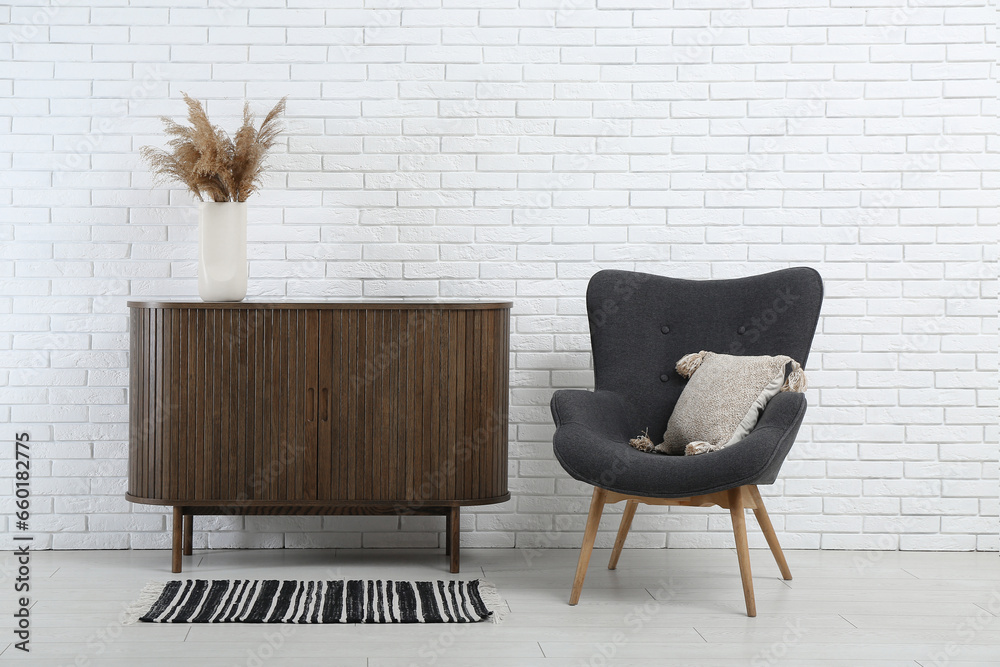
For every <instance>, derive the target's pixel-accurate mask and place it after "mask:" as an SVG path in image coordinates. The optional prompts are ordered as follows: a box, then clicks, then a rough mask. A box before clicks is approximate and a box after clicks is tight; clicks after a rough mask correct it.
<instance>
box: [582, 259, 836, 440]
mask: <svg viewBox="0 0 1000 667" xmlns="http://www.w3.org/2000/svg"><path fill="white" fill-rule="evenodd" d="M822 302H823V281H822V279H821V278H820V275H819V273H817V272H816V271H815V270H813V269H810V268H806V267H798V268H792V269H782V270H780V271H774V272H772V273H765V274H763V275H759V276H750V277H747V278H735V279H730V280H684V279H680V278H667V277H664V276H656V275H651V274H648V273H635V272H632V271H614V270H605V271H599V272H597V273H596V274H594V276H593V277H592V278H591V279H590V284H589V286H588V287H587V313H588V316H589V318H590V340H591V347H592V349H593V353H594V380H595V383H596V389H598V390H602V389H603V390H610V391H613V392H615V393H617V394H619V395H620V396H622V397H623V398H624V399H625V403H626V405H628V406H629V408H630V410H632V412H633V416H634V417H636V418H637V419H638V423H641V424H643V425H648V426H649V435H650V437H651V438H653V441H654V442H659V438H660V437H661V436H662V435H663V432H664V430H666V427H667V420H668V419H669V417H670V413H671V411H673V408H674V405H675V404H676V402H677V398H678V397H679V396H680V394H681V391H682V390H683V389H684V384H685V382H686V380H685V379H684V378H682V377H681V376H680V375H678V374H677V371H676V370H675V369H674V366H675V364H676V363H677V360H678V359H680V358H681V357H682V356H684V355H685V354H689V353H691V352H699V351H701V350H708V351H709V352H719V353H723V354H735V355H764V354H766V355H778V354H785V355H788V356H789V357H791V358H792V359H795V360H796V361H798V362H799V363H800V364H802V366H803V367H805V365H806V361H807V360H808V357H809V348H810V346H811V345H812V339H813V335H814V334H815V332H816V324H817V322H818V321H819V311H820V306H821V304H822Z"/></svg>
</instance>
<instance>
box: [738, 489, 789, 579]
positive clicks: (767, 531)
mask: <svg viewBox="0 0 1000 667" xmlns="http://www.w3.org/2000/svg"><path fill="white" fill-rule="evenodd" d="M747 488H749V489H750V497H751V498H753V502H754V504H755V505H757V509H755V510H754V511H753V513H754V516H756V517H757V523H759V524H760V529H761V531H762V532H763V533H764V539H766V540H767V546H769V547H770V548H771V554H773V555H774V560H775V562H777V563H778V569H779V570H781V577H782V579H785V580H788V581H790V580H791V578H792V571H791V570H789V569H788V563H787V562H786V561H785V554H784V553H783V552H782V551H781V545H780V544H779V543H778V536H777V535H775V534H774V526H772V525H771V517H769V516H768V515H767V510H766V509H764V501H763V500H761V497H760V491H758V490H757V486H756V485H752V486H749V487H747Z"/></svg>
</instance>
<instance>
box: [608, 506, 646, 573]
mask: <svg viewBox="0 0 1000 667" xmlns="http://www.w3.org/2000/svg"><path fill="white" fill-rule="evenodd" d="M638 506H639V501H638V500H629V501H627V502H626V503H625V512H624V514H622V522H621V525H620V526H618V537H617V538H616V539H615V548H614V549H612V551H611V560H610V561H608V569H609V570H613V569H615V568H616V567H618V557H619V556H621V555H622V547H623V546H625V538H626V537H628V530H629V528H631V527H632V517H634V516H635V510H636V508H637V507H638Z"/></svg>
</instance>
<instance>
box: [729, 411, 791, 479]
mask: <svg viewBox="0 0 1000 667" xmlns="http://www.w3.org/2000/svg"><path fill="white" fill-rule="evenodd" d="M806 404H807V403H806V396H805V394H800V393H797V392H791V391H788V392H781V393H779V394H777V395H775V396H774V398H772V399H771V400H770V401H768V402H767V405H766V406H765V407H764V412H762V413H761V415H760V419H758V420H757V425H756V426H755V427H754V428H753V430H752V431H750V433H748V434H747V436H746V438H744V439H743V440H742V441H741V442H738V443H736V444H735V445H733V447H734V448H739V449H742V450H745V453H746V454H748V455H749V454H751V452H752V453H753V454H752V456H753V458H755V459H756V460H757V461H758V462H759V463H760V464H763V467H762V468H758V470H759V472H758V473H757V474H756V475H755V479H754V481H753V483H754V484H773V483H774V480H775V479H776V478H777V476H778V471H779V470H780V469H781V464H782V463H783V462H784V460H785V457H786V456H787V455H788V452H789V450H791V448H792V444H794V442H795V436H796V435H797V434H798V432H799V427H800V426H801V425H802V419H803V418H804V417H805V414H806ZM727 449H729V448H727ZM723 451H726V450H723Z"/></svg>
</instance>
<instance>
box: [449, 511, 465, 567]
mask: <svg viewBox="0 0 1000 667" xmlns="http://www.w3.org/2000/svg"><path fill="white" fill-rule="evenodd" d="M460 512H461V508H460V507H457V506H456V507H451V508H449V509H448V540H447V542H448V545H449V548H448V555H449V556H450V557H451V571H452V573H455V572H458V567H459V563H458V555H459V554H458V550H459V546H458V543H459V540H460V535H461V533H460V528H461V523H462V522H461V521H460V518H461V514H460Z"/></svg>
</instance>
